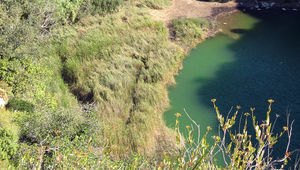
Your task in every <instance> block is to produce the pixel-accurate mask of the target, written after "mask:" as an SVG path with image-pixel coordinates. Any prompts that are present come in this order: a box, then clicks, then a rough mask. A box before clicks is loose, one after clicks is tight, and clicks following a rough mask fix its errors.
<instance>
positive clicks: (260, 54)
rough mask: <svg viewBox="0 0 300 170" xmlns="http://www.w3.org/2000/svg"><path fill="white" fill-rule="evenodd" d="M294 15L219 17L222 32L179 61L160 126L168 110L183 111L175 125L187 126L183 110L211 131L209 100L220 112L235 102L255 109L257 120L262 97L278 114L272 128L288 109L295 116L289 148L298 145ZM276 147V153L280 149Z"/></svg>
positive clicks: (298, 58)
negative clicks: (179, 68)
mask: <svg viewBox="0 0 300 170" xmlns="http://www.w3.org/2000/svg"><path fill="white" fill-rule="evenodd" d="M299 16H300V15H299V14H296V13H293V12H286V13H283V14H279V13H278V12H276V11H275V12H271V11H267V12H261V13H260V14H257V13H256V14H243V13H236V14H234V15H232V16H230V17H225V18H221V19H220V20H221V22H220V23H221V25H222V29H223V33H220V34H218V35H217V36H215V37H214V38H211V39H208V40H206V41H205V42H203V43H201V44H200V45H198V46H197V48H195V49H194V50H192V51H191V53H190V55H189V56H187V57H186V59H185V60H184V62H183V69H182V70H181V71H180V72H179V75H178V76H177V77H176V83H177V84H176V86H175V87H172V88H170V89H169V98H170V104H171V108H170V110H169V111H167V112H166V113H165V114H164V117H165V121H166V124H167V125H168V126H169V127H173V126H174V123H175V116H174V113H177V112H179V113H181V114H182V115H183V116H182V117H181V118H180V125H181V129H185V128H184V127H185V126H186V125H190V124H191V122H190V121H189V120H188V118H187V117H186V116H185V115H184V109H186V111H187V112H188V113H189V114H190V116H191V117H192V118H193V119H194V120H195V121H196V122H197V123H199V124H200V125H201V127H202V129H205V128H206V127H207V126H211V127H213V129H214V131H213V132H212V133H216V131H217V126H218V123H217V119H216V114H215V112H214V110H213V107H212V104H211V102H210V100H211V99H212V98H216V99H217V105H218V106H219V108H220V110H221V112H222V113H223V114H224V115H226V114H227V113H228V111H229V110H230V108H231V107H235V106H236V105H240V106H241V107H242V109H241V112H244V113H245V112H249V111H250V110H249V108H250V107H255V108H256V110H255V115H256V116H257V117H258V119H259V120H262V119H264V118H265V115H266V114H265V113H266V110H267V106H268V103H267V100H268V99H274V100H275V103H274V104H273V110H272V113H271V115H272V117H273V118H275V117H276V116H275V115H276V114H278V115H280V117H279V120H278V123H277V127H278V128H277V129H276V132H280V131H281V130H282V126H284V125H285V123H286V112H287V110H289V113H290V114H291V119H295V124H294V129H295V130H294V132H293V133H294V135H293V139H294V140H293V142H292V147H291V149H296V148H300V143H299V142H300V133H299V131H298V130H299V129H300V122H299V121H300V41H299V40H300V23H299V21H300V20H299V19H300V17H299ZM202 131H204V130H202ZM236 131H238V129H236ZM283 140H286V138H283V139H282V141H283ZM277 147H278V149H276V152H278V153H276V155H277V156H280V155H281V153H284V149H285V148H283V145H278V146H277Z"/></svg>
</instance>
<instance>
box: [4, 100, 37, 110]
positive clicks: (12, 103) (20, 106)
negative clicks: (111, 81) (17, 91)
mask: <svg viewBox="0 0 300 170" xmlns="http://www.w3.org/2000/svg"><path fill="white" fill-rule="evenodd" d="M6 108H8V109H9V110H12V111H15V110H17V111H23V112H34V105H33V104H31V103H29V102H27V101H24V100H21V99H15V98H14V99H10V100H9V101H8V103H7V105H6Z"/></svg>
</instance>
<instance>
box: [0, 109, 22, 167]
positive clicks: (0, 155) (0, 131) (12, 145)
mask: <svg viewBox="0 0 300 170" xmlns="http://www.w3.org/2000/svg"><path fill="white" fill-rule="evenodd" d="M17 149H18V128H17V127H16V126H15V125H14V124H13V122H12V116H11V113H10V112H8V111H6V110H5V109H4V108H2V109H1V108H0V167H2V166H5V167H9V166H10V165H11V163H10V162H9V161H8V160H10V159H12V158H13V157H14V156H15V154H16V153H17Z"/></svg>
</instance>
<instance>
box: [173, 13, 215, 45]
mask: <svg viewBox="0 0 300 170" xmlns="http://www.w3.org/2000/svg"><path fill="white" fill-rule="evenodd" d="M211 27H212V26H211V25H210V24H209V22H208V21H207V20H205V19H201V18H180V19H175V20H172V27H171V31H172V32H173V36H174V38H175V40H176V41H178V42H179V43H180V44H181V45H184V46H185V47H194V46H195V45H196V44H198V43H199V42H200V41H201V40H203V39H204V38H205V37H206V34H207V33H208V32H209V29H211Z"/></svg>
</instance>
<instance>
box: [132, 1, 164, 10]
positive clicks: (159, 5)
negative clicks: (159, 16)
mask: <svg viewBox="0 0 300 170" xmlns="http://www.w3.org/2000/svg"><path fill="white" fill-rule="evenodd" d="M168 5H170V1H169V0H141V1H138V4H137V6H145V7H148V8H151V9H163V8H164V7H166V6H168Z"/></svg>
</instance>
